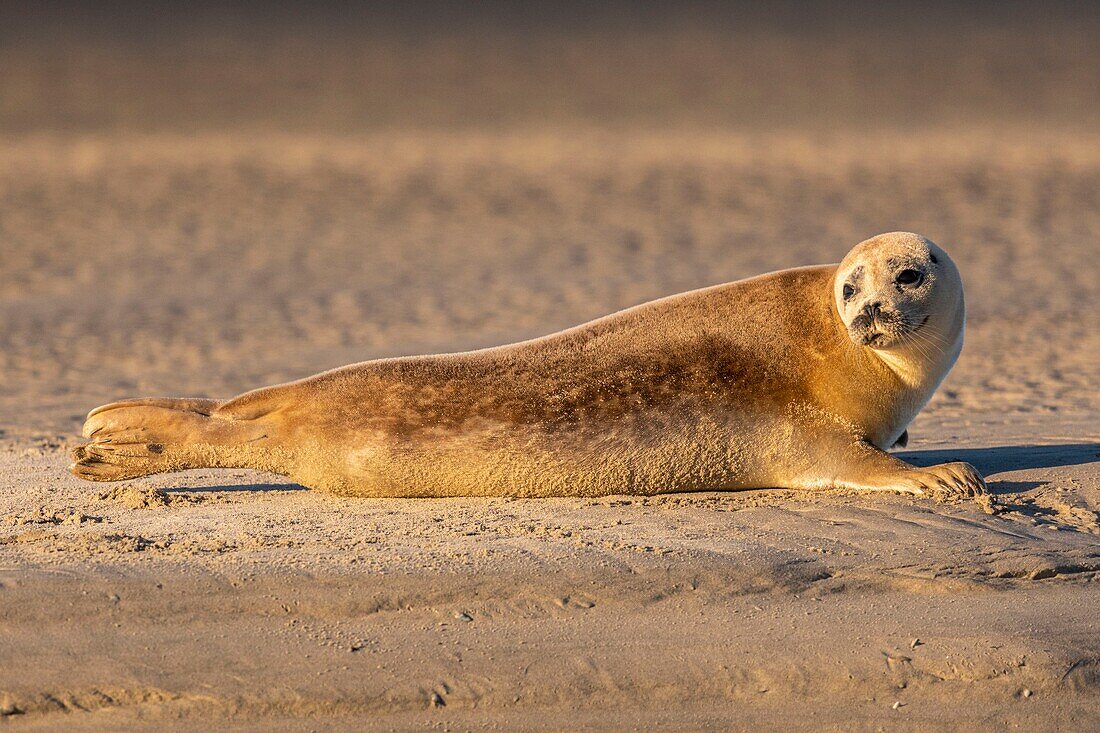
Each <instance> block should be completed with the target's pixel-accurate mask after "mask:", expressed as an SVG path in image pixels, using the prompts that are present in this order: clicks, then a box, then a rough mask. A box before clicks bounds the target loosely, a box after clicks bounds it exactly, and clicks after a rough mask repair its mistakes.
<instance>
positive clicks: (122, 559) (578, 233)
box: [0, 18, 1100, 732]
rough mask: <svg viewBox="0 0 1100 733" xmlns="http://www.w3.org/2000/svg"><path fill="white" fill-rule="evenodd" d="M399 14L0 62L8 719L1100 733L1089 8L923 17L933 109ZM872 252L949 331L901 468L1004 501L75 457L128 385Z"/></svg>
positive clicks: (795, 48)
mask: <svg viewBox="0 0 1100 733" xmlns="http://www.w3.org/2000/svg"><path fill="white" fill-rule="evenodd" d="M276 20H277V22H276V21H273V23H275V27H276V28H281V27H283V26H280V25H279V23H282V22H284V21H283V20H279V19H276ZM399 21H400V22H399ZM399 21H394V24H395V25H394V26H393V27H389V26H387V28H385V29H383V30H382V31H372V32H373V33H375V34H376V35H377V38H375V36H370V38H372V39H375V40H378V39H381V40H379V42H378V44H373V43H367V42H365V41H364V42H361V41H360V40H357V37H356V36H355V34H354V33H351V32H348V33H347V34H345V35H340V34H336V35H335V36H332V37H329V38H330V40H332V39H333V38H334V39H335V40H332V43H331V44H328V45H326V44H321V43H320V42H319V40H318V38H320V37H321V36H322V35H323V33H322V31H323V30H324V29H323V28H322V30H317V29H316V28H315V29H313V30H312V31H310V33H312V34H313V35H310V33H297V34H291V33H290V31H286V32H284V33H282V34H280V33H275V32H272V34H271V35H266V36H262V37H260V36H256V37H253V36H250V35H248V33H245V32H244V31H242V30H241V28H240V27H239V26H237V25H233V24H232V23H229V24H228V25H225V26H224V27H223V26H218V27H219V28H221V29H222V31H223V34H222V35H219V34H218V33H214V32H213V31H211V30H210V29H211V27H213V26H208V25H203V24H202V23H199V22H198V21H196V25H194V26H193V27H192V26H187V27H186V28H185V30H184V31H180V32H179V33H180V35H178V36H168V41H164V38H165V36H163V35H159V36H158V35H157V33H164V32H165V31H163V29H160V30H158V28H159V26H155V24H154V25H152V26H149V27H150V28H152V29H153V30H152V31H150V35H149V38H154V39H160V41H158V42H156V43H154V42H151V41H149V40H148V39H145V40H142V39H136V40H135V39H133V38H128V37H127V38H123V39H121V40H120V39H118V38H116V37H114V36H111V35H110V33H109V32H108V31H105V30H104V29H103V28H101V27H99V26H96V25H94V24H89V25H88V27H87V28H85V30H84V31H82V32H81V33H76V34H75V35H74V37H73V38H71V39H69V40H67V41H65V43H66V44H68V45H65V46H63V48H64V49H69V50H70V52H69V53H68V55H66V54H59V53H51V52H50V51H51V49H52V50H53V51H54V52H56V51H57V49H58V48H59V47H58V46H56V45H55V46H50V45H49V44H48V43H46V42H45V41H43V38H44V37H45V36H44V35H43V34H44V33H45V31H43V30H42V28H44V27H45V26H43V25H41V24H40V25H35V23H34V22H32V21H31V20H26V19H24V22H23V23H22V24H21V25H20V24H18V23H17V24H16V25H15V28H16V30H14V31H12V30H10V29H9V30H8V31H6V34H7V35H0V69H5V70H6V71H5V72H4V73H3V74H2V75H0V92H2V93H0V99H4V100H6V101H5V102H3V103H0V728H5V727H10V729H11V730H13V731H22V730H27V731H31V730H61V729H64V730H73V731H83V730H89V731H90V730H96V731H100V730H150V731H152V730H169V729H170V730H195V731H199V730H210V729H211V728H212V727H214V728H217V729H226V730H256V731H261V730H262V731H267V730H301V731H307V730H366V729H371V730H373V729H377V730H423V729H432V730H456V731H457V730H483V729H492V730H506V731H526V730H531V731H535V730H562V729H572V730H652V729H657V728H660V729H669V730H713V729H734V730H742V729H757V730H761V729H762V730H773V729H783V730H791V731H802V730H806V731H808V730H846V731H847V730H891V731H895V730H945V731H949V730H959V731H973V730H1003V729H1026V730H1033V731H1046V730H1051V731H1053V730H1070V731H1082V732H1083V731H1088V730H1095V729H1097V728H1098V727H1100V615H1098V614H1097V612H1096V609H1097V608H1098V607H1100V514H1098V512H1100V422H1098V420H1097V415H1098V414H1100V399H1098V391H1097V385H1098V378H1100V368H1098V366H1097V364H1098V362H1100V334H1098V332H1097V328H1096V325H1095V321H1096V313H1097V312H1100V295H1098V294H1100V290H1098V288H1097V285H1096V280H1097V276H1098V275H1100V271H1098V268H1097V265H1096V257H1097V255H1098V254H1100V245H1098V242H1100V135H1098V134H1096V132H1095V130H1094V129H1093V130H1090V129H1089V125H1090V124H1091V123H1092V122H1094V119H1093V118H1094V115H1092V113H1091V112H1090V110H1092V111H1094V110H1095V103H1096V102H1097V94H1098V93H1097V91H1096V89H1100V85H1093V84H1092V81H1095V79H1096V78H1097V76H1096V75H1097V72H1098V71H1100V60H1098V54H1097V42H1096V40H1095V38H1096V37H1097V36H1096V35H1095V34H1093V35H1090V33H1089V30H1090V28H1092V27H1093V26H1089V25H1088V24H1087V23H1082V22H1076V21H1073V18H1070V20H1067V21H1065V22H1064V23H1061V22H1060V21H1059V22H1054V21H1050V22H1049V23H1048V24H1047V25H1042V26H1040V27H1039V31H1041V32H1036V33H1035V34H1032V35H1027V34H1024V30H1023V29H1024V28H1025V27H1027V25H1028V22H1027V21H1026V19H1024V20H1019V21H1014V23H1015V24H1013V23H1000V24H996V25H995V27H993V29H992V30H987V31H986V32H980V33H979V32H977V31H975V32H974V34H973V35H971V36H967V35H966V33H968V32H970V31H973V30H974V27H973V26H972V25H968V23H969V22H970V21H968V23H963V24H962V26H961V27H962V28H963V31H960V34H959V35H947V36H941V35H935V34H933V33H932V32H931V31H928V32H926V33H925V35H923V36H922V35H920V33H921V32H922V31H920V29H919V28H918V29H917V31H914V33H916V34H917V38H918V40H919V41H921V42H922V43H926V44H928V45H927V47H928V48H932V49H934V50H937V52H943V53H945V54H948V55H951V58H953V59H955V62H956V65H955V72H956V74H957V76H956V77H954V78H955V79H956V80H962V81H959V84H961V85H962V86H960V87H957V88H956V87H953V86H951V85H950V84H949V83H944V79H943V78H941V75H942V74H944V73H946V72H943V71H942V69H940V67H930V66H925V65H922V64H919V63H916V62H914V61H912V59H911V57H910V56H905V58H906V59H909V60H908V61H903V62H898V63H899V64H900V66H895V65H894V62H893V58H894V57H893V56H892V54H893V52H894V50H896V47H895V48H894V49H893V50H891V49H890V48H889V44H887V43H886V42H885V41H880V42H876V43H871V44H869V45H867V46H860V45H859V44H858V43H857V42H856V40H853V38H851V37H849V36H846V35H844V34H843V33H840V31H838V30H837V28H836V27H834V26H832V25H829V24H828V23H825V24H824V26H823V29H822V30H821V34H820V36H814V35H813V34H810V35H807V33H806V32H805V31H804V30H803V29H801V26H799V27H798V28H795V29H794V30H791V29H790V28H788V27H787V26H785V25H782V24H780V25H778V26H774V27H773V26H767V27H766V28H764V30H759V29H758V30H759V32H756V33H754V34H752V35H751V38H752V39H755V40H753V41H751V42H750V41H749V40H745V42H744V43H734V42H728V43H727V42H726V41H724V40H722V38H723V37H722V36H721V34H720V33H718V32H717V31H716V30H715V28H714V27H711V26H706V24H702V25H700V24H698V23H697V24H695V25H692V24H691V23H683V22H682V23H679V24H673V27H674V30H675V32H673V31H672V30H669V26H666V25H661V26H660V29H659V30H654V28H656V27H657V26H653V25H651V24H646V23H639V24H637V25H632V26H630V29H628V31H629V32H624V33H623V34H621V35H614V36H613V37H612V36H610V35H608V33H609V32H608V31H607V27H606V25H603V24H596V25H595V26H594V27H593V28H592V29H590V32H589V33H588V34H583V33H579V32H576V31H575V29H570V28H566V29H565V30H561V29H555V28H553V27H552V28H551V29H550V30H545V31H539V32H538V33H535V32H533V31H530V30H529V29H527V28H526V26H524V30H523V32H522V33H520V35H518V36H517V35H515V33H512V32H510V31H508V28H505V29H504V30H502V31H500V32H499V34H498V35H494V33H492V32H488V31H484V29H482V30H478V29H476V28H475V29H473V30H471V29H470V28H467V27H465V26H463V27H458V28H456V29H452V31H451V32H450V33H449V34H448V33H436V34H435V35H431V36H430V37H429V38H427V39H426V40H425V39H420V38H417V39H416V40H409V38H408V34H407V33H406V30H407V29H405V26H402V25H401V23H408V22H411V21H408V20H407V19H405V20H400V19H399ZM1071 21H1072V22H1071ZM517 22H518V21H517ZM868 22H870V21H868ZM974 22H976V21H974ZM1059 23H1061V24H1059ZM1094 25H1095V24H1094ZM704 26H705V27H704ZM403 29H405V30H403ZM108 30H109V29H108ZM154 31H156V32H154ZM745 33H748V31H745ZM364 34H366V35H365V36H364V37H367V36H369V35H370V34H368V33H367V32H366V31H364ZM769 34H770V35H769ZM290 36H293V37H294V38H295V39H296V41H295V42H294V43H289V42H288V43H286V44H282V45H280V44H281V43H282V41H279V40H278V39H286V38H288V37H290ZM873 37H875V38H880V39H882V38H887V37H889V34H885V33H884V34H881V35H878V36H873ZM227 38H228V39H230V40H231V41H233V43H230V42H229V41H227V40H226V39H227ZM272 38H274V39H276V41H278V42H276V41H272V40H271V39H272ZM517 38H518V39H519V40H516V39H517ZM745 38H749V36H748V35H746V36H745ZM173 39H175V40H173ZM257 39H258V40H257ZM509 39H511V40H509ZM525 39H526V42H525ZM609 39H610V40H609ZM655 39H656V40H655ZM761 39H764V40H767V43H765V42H764V40H761ZM975 39H977V40H975ZM1052 39H1054V40H1052ZM1057 39H1062V42H1057ZM1066 39H1068V40H1066ZM658 40H659V41H660V43H659V44H658V47H659V48H660V49H661V51H662V55H661V60H662V61H661V64H657V63H656V62H655V61H652V60H651V54H649V53H646V52H645V48H646V46H645V44H646V43H656V42H657V41H658ZM161 41H164V42H161ZM50 43H54V44H59V43H62V41H58V40H56V39H55V40H53V41H50ZM753 43H755V44H757V45H755V46H754V45H753ZM912 43H913V44H914V45H916V44H917V41H913V42H912ZM936 44H939V45H936ZM902 47H903V48H909V45H907V44H905V43H903V44H902ZM1021 48H1022V49H1024V50H1025V51H1026V53H1027V54H1030V56H1029V58H1032V59H1038V61H1036V62H1035V65H1034V66H1029V67H1027V69H1025V70H1024V71H1019V70H1018V69H1017V68H1016V66H1014V64H1015V63H1016V62H1015V61H1014V59H1016V54H1017V53H1018V52H1019V50H1020V49H1021ZM196 49H197V50H196ZM762 49H764V50H766V53H765V52H764V50H762ZM184 50H188V51H189V52H188V53H184ZM338 51H339V53H338ZM952 54H953V55H952ZM968 54H969V55H968ZM807 55H809V57H810V61H807V60H806V58H805V57H806V56H807ZM399 58H409V59H415V62H410V65H408V66H402V65H401V64H399V63H397V62H396V61H394V59H399ZM349 59H350V60H349ZM502 59H504V60H502ZM562 59H566V60H568V63H563V64H555V63H553V62H554V61H555V60H562ZM276 61H277V62H278V63H276ZM704 61H705V64H703V62H704ZM814 61H816V62H817V63H814ZM634 62H637V63H634ZM647 64H648V65H647ZM753 64H756V66H753ZM807 64H808V65H809V66H807ZM699 68H706V69H720V70H722V71H720V72H719V71H716V72H714V74H712V75H707V74H701V72H698V69H699ZM806 68H812V71H811V72H807V73H809V74H810V78H809V79H808V80H807V79H806V78H805V74H803V73H801V72H800V71H799V70H800V69H803V70H804V69H806ZM438 69H448V71H446V72H445V73H444V72H438V73H437V72H436V71H433V70H438ZM584 69H593V70H594V71H593V72H592V73H591V74H583V73H581V71H579V70H584ZM853 69H854V70H853ZM937 69H940V70H937ZM601 70H602V71H601ZM765 72H768V73H774V74H777V75H778V76H777V78H778V79H779V81H780V82H783V80H787V81H786V82H785V87H784V88H785V89H786V90H787V91H786V92H783V93H777V94H776V95H774V96H771V97H769V96H768V95H766V94H764V92H763V91H762V89H763V88H764V87H765V86H766V85H765V83H764V82H763V81H761V79H763V78H764V74H765ZM295 74H297V76H295ZM464 74H465V75H466V76H464ZM295 79H297V81H295ZM463 79H467V81H466V82H465V83H464V82H463V81H462V80H463ZM470 79H472V80H474V81H469V80H470ZM310 80H313V81H314V82H316V83H315V84H313V85H312V86H311V85H310V84H309V83H307V82H309V81H310ZM1090 80H1091V81H1090ZM620 82H621V83H620ZM647 82H651V83H647ZM360 83H361V85H362V86H358V84H360ZM799 85H803V86H799ZM806 85H808V86H806ZM780 86H783V84H780ZM810 87H813V88H812V89H811V88H810ZM245 88H247V89H249V90H250V95H251V96H247V95H243V96H241V97H240V100H241V101H239V102H234V99H235V97H234V94H235V93H236V92H240V91H241V90H243V89H245ZM364 90H365V91H364ZM800 90H801V91H800ZM966 90H970V92H973V93H968V92H967V91H966ZM974 90H980V93H978V92H975V91H974ZM891 91H892V92H893V93H894V94H895V96H896V97H898V98H899V99H900V101H901V103H902V105H901V106H902V109H898V108H893V109H891V110H889V111H887V112H885V113H884V114H883V116H882V117H881V118H870V119H869V118H868V114H867V111H868V110H872V109H878V108H881V107H882V106H883V105H884V104H885V102H884V99H885V98H886V97H885V96H884V95H888V94H889V93H890V92H891ZM478 95H480V99H481V102H482V104H481V105H480V106H479V105H477V104H475V103H474V100H476V98H478ZM753 95H756V96H753ZM925 95H929V99H928V103H927V106H926V107H924V108H923V109H925V111H926V116H922V115H919V114H916V113H915V112H914V110H915V109H917V107H916V106H915V103H916V102H917V100H918V97H921V96H925ZM753 99H756V100H758V103H756V104H752V103H751V102H752V100H753ZM363 100H369V101H363ZM814 100H817V102H816V104H817V106H816V107H815V106H814V104H812V102H813V101H814ZM276 101H278V102H281V104H274V103H273V102H276ZM745 108H748V109H751V110H755V112H754V113H752V114H750V113H748V112H745V111H744V109H745ZM814 109H818V110H820V112H821V114H820V115H817V114H814ZM893 230H912V231H917V232H921V233H923V234H926V235H927V236H929V237H931V238H932V239H934V240H935V241H936V242H938V243H939V244H941V245H942V246H943V247H944V248H945V249H947V250H948V251H949V252H950V253H951V255H952V257H953V258H954V259H955V261H956V262H957V263H958V265H959V268H960V270H961V271H962V274H963V278H964V281H965V284H966V288H967V290H966V292H967V302H968V326H967V328H968V330H967V337H966V345H965V347H964V350H963V353H962V356H961V358H960V360H959V363H958V365H957V366H956V368H955V369H954V371H953V372H952V373H951V375H950V376H949V377H948V379H947V380H946V382H945V383H944V384H943V386H942V387H941V389H940V390H939V392H938V393H937V394H936V396H935V397H934V399H933V400H932V402H931V404H930V405H929V406H928V407H927V408H926V409H925V410H924V411H923V412H922V413H921V415H920V416H919V417H918V418H917V420H916V421H915V422H914V423H913V424H912V425H911V426H910V429H909V434H910V438H911V439H910V443H909V445H908V446H907V447H906V448H904V449H900V450H899V451H898V452H899V454H900V455H901V457H903V458H905V459H906V460H910V461H912V462H913V463H916V464H918V465H931V464H934V463H940V462H943V461H947V460H965V461H968V462H970V463H972V464H974V465H975V466H976V467H977V468H978V469H979V470H980V471H981V472H982V473H983V474H985V475H986V477H987V480H988V483H989V488H990V492H991V494H992V496H993V499H994V502H993V504H994V506H993V510H992V512H990V511H989V508H988V507H983V506H981V505H979V504H976V503H962V504H951V505H948V504H936V503H933V502H930V501H922V500H916V499H913V498H907V497H902V496H867V495H859V494H854V493H844V492H821V493H816V494H807V493H795V492H791V491H786V490H770V491H750V492H737V493H717V492H714V493H700V494H677V495H668V496H661V497H651V498H640V497H630V496H615V497H610V498H607V499H600V500H591V499H553V500H514V499H509V498H506V497H502V498H495V499H455V500H362V499H360V500H353V499H346V498H334V497H331V496H327V495H324V494H320V493H317V492H313V491H309V490H306V489H303V488H302V487H300V486H296V485H293V484H290V483H288V482H287V481H286V480H285V479H281V478H280V477H277V476H268V475H261V474H256V473H251V472H246V471H193V472H187V473H180V474H172V475H167V476H156V477H151V478H147V479H141V480H135V481H128V482H122V483H118V484H92V483H86V482H82V481H79V480H77V479H76V478H74V477H72V476H70V475H69V474H68V472H67V465H68V450H69V449H70V448H71V447H73V446H75V445H77V444H79V443H80V442H81V441H80V437H79V430H80V425H81V423H82V421H83V417H84V414H85V413H86V412H87V411H88V410H89V409H91V408H92V407H95V406H96V405H99V404H101V403H104V402H108V401H111V400H115V399H121V398H125V397H131V396H141V395H192V396H208V397H218V398H223V397H229V396H232V395H234V394H237V393H239V392H242V391H244V390H247V389H251V388H254V387H258V386H262V385H265V384H272V383H277V382H283V381H287V380H291V379H296V378H299V377H303V376H307V375H309V374H312V373H315V372H317V371H320V370H323V369H327V368H332V367H336V366H341V365H343V364H347V363H352V362H356V361H362V360H365V359H371V358H378V357H383V356H395V355H402V354H415V353H424V352H444V351H457V350H467V349H473V348H479V347H484V346H489V345H495V344H500V343H507V342H511V341H516V340H520V339H525V338H530V337H534V336H538V335H542V334H545V333H549V332H552V331H555V330H558V329H561V328H564V327H567V326H571V325H575V324H578V323H581V322H583V321H586V320H589V319H591V318H595V317H598V316H601V315H604V314H607V313H610V312H613V311H615V310H618V309H621V308H625V307H628V306H631V305H634V304H637V303H640V302H644V301H646V300H649V299H653V298H656V297H660V296H663V295H668V294H672V293H676V292H680V291H684V290H688V289H692V288H697V287H702V286H706V285H711V284H715V283H720V282H726V281H730V280H735V279H738V278H742V277H748V276H751V275H755V274H759V273H762V272H767V271H771V270H776V269H781V268H786V267H792V266H797V265H804V264H814V263H824V262H836V261H838V260H839V259H840V258H841V257H842V256H843V254H844V253H845V252H846V251H847V250H848V248H849V247H851V246H852V245H853V244H855V243H856V242H858V241H860V240H862V239H864V238H866V237H869V236H871V235H873V234H876V233H879V232H883V231H893Z"/></svg>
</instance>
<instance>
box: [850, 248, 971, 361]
mask: <svg viewBox="0 0 1100 733" xmlns="http://www.w3.org/2000/svg"><path fill="white" fill-rule="evenodd" d="M833 296H834V299H835V302H836V308H837V312H838V313H839V314H840V319H841V321H843V323H844V326H845V327H846V328H847V330H848V336H849V338H851V339H852V341H853V342H854V343H856V344H857V345H860V346H866V347H869V348H872V349H875V350H876V351H892V350H913V351H915V352H917V353H931V352H933V351H934V352H941V351H949V350H951V347H953V346H955V345H956V344H960V345H961V338H962V327H963V320H964V310H963V309H964V306H963V292H962V279H961V278H960V277H959V271H958V269H957V268H956V267H955V263H954V262H952V261H951V258H950V257H948V256H947V253H946V252H944V251H943V250H942V249H940V248H939V247H937V246H936V245H935V244H934V243H933V242H932V241H930V240H928V239H925V238H924V237H922V236H920V235H919V234H912V233H911V232H891V233H890V234H880V235H878V236H877V237H872V238H871V239H868V240H866V241H864V242H860V243H859V244H857V245H856V246H855V247H854V248H853V249H852V251H851V252H849V253H848V254H847V256H845V258H844V260H843V261H842V262H841V263H840V266H839V267H838V268H837V272H836V279H835V281H834V282H833ZM956 353H957V351H956Z"/></svg>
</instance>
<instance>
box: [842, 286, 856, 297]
mask: <svg viewBox="0 0 1100 733" xmlns="http://www.w3.org/2000/svg"><path fill="white" fill-rule="evenodd" d="M842 292H843V293H844V299H845V300H848V299H849V298H851V297H852V296H853V295H855V294H856V289H855V288H853V287H852V286H851V285H845V286H844V290H843V291H842Z"/></svg>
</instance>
